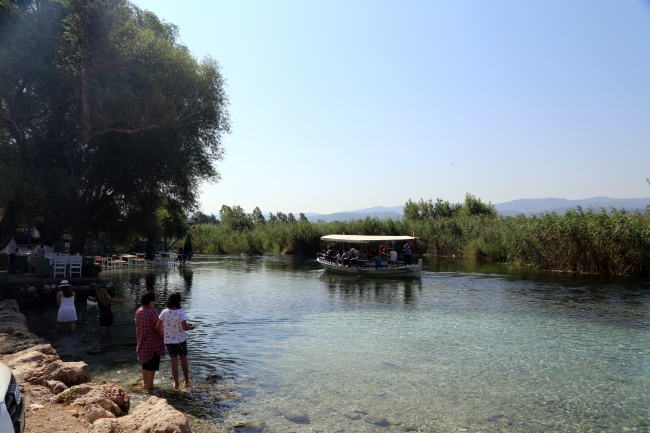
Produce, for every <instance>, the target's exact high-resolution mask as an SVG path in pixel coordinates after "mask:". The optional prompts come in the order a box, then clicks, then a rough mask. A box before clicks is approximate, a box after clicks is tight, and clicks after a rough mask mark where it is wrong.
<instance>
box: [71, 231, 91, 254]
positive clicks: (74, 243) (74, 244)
mask: <svg viewBox="0 0 650 433" xmlns="http://www.w3.org/2000/svg"><path fill="white" fill-rule="evenodd" d="M87 235H88V231H87V230H83V229H80V230H75V231H74V232H73V233H72V236H71V237H72V238H71V239H70V254H81V255H82V256H83V255H84V252H85V250H86V237H87Z"/></svg>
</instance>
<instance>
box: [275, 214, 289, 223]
mask: <svg viewBox="0 0 650 433" xmlns="http://www.w3.org/2000/svg"><path fill="white" fill-rule="evenodd" d="M275 215H276V217H277V218H278V221H280V222H281V223H288V222H289V217H288V216H287V215H286V214H284V213H282V212H278V213H277V214H275Z"/></svg>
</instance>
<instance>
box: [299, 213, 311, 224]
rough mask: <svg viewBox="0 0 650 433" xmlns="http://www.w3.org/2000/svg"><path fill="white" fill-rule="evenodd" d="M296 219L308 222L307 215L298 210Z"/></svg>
mask: <svg viewBox="0 0 650 433" xmlns="http://www.w3.org/2000/svg"><path fill="white" fill-rule="evenodd" d="M298 221H301V222H309V220H308V219H307V217H306V216H305V214H304V213H302V212H300V218H298Z"/></svg>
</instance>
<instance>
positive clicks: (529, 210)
mask: <svg viewBox="0 0 650 433" xmlns="http://www.w3.org/2000/svg"><path fill="white" fill-rule="evenodd" d="M648 204H650V198H609V197H591V198H585V199H579V200H567V199H565V198H524V199H519V200H513V201H508V202H505V203H497V204H495V205H494V207H495V208H496V210H497V211H498V212H499V213H500V214H502V215H506V216H514V215H519V214H524V215H530V214H539V213H543V212H557V213H559V214H563V213H564V212H566V211H567V210H569V209H575V208H576V206H582V208H583V209H585V210H586V209H588V208H590V207H592V208H594V209H596V210H600V209H605V210H609V209H610V207H614V208H616V209H621V208H625V210H626V211H628V212H634V211H639V212H645V210H646V205H648ZM213 214H214V215H215V216H216V217H217V219H218V218H219V213H218V212H214V213H213ZM267 215H268V214H265V215H264V216H267ZM294 215H295V216H296V218H298V215H299V213H294ZM305 216H306V217H307V219H308V220H309V221H312V222H317V221H319V220H320V221H325V222H332V221H352V220H356V219H364V218H366V217H368V216H369V217H370V218H379V219H388V218H391V219H394V220H397V219H401V218H402V217H403V216H404V206H390V207H386V206H374V207H369V208H364V209H358V210H350V211H345V212H336V213H330V214H319V213H306V214H305Z"/></svg>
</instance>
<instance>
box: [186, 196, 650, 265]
mask: <svg viewBox="0 0 650 433" xmlns="http://www.w3.org/2000/svg"><path fill="white" fill-rule="evenodd" d="M333 233H346V234H357V235H410V234H413V233H415V234H416V235H417V236H418V237H419V238H420V239H419V240H418V248H417V250H416V253H421V254H424V253H426V254H431V255H435V256H453V257H465V258H475V259H478V260H488V261H499V262H508V263H512V264H516V265H520V266H526V267H530V268H534V269H542V270H552V271H563V272H578V273H598V274H613V275H636V276H648V275H649V274H650V216H648V215H647V214H641V213H627V212H625V211H624V210H620V211H617V210H611V211H610V212H605V211H601V212H595V211H593V210H591V209H590V210H587V211H583V210H582V209H580V208H577V209H575V210H570V211H568V212H566V213H565V214H563V215H558V214H556V213H548V214H542V215H537V216H529V217H525V216H523V215H521V216H517V217H504V216H501V215H465V214H460V215H455V216H452V217H447V218H428V219H422V220H379V219H373V218H366V219H363V220H355V221H348V222H339V221H337V222H332V223H312V222H308V221H295V222H289V223H286V222H275V221H272V222H269V221H267V222H264V223H256V224H252V225H250V226H248V227H246V228H244V229H240V230H235V229H232V228H231V227H229V226H228V225H226V224H202V225H198V226H197V228H196V230H195V232H194V245H195V248H196V249H198V250H199V251H201V252H203V253H208V254H263V253H266V252H270V253H281V254H303V255H312V254H314V253H315V252H316V251H319V250H320V248H321V245H320V237H321V236H324V235H327V234H333Z"/></svg>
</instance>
